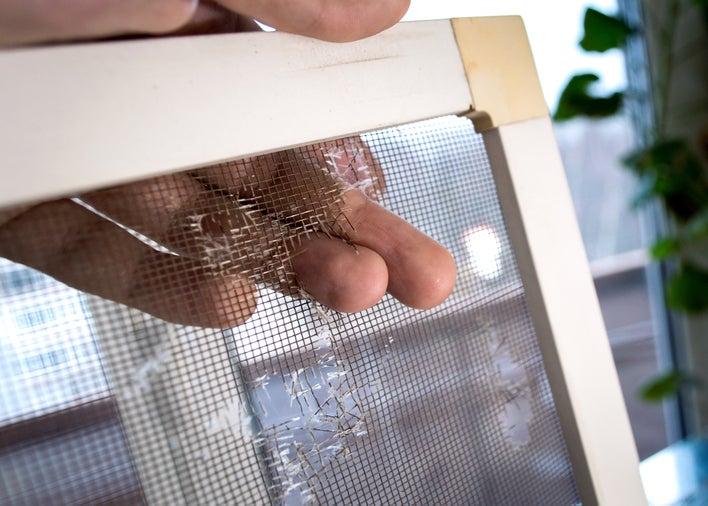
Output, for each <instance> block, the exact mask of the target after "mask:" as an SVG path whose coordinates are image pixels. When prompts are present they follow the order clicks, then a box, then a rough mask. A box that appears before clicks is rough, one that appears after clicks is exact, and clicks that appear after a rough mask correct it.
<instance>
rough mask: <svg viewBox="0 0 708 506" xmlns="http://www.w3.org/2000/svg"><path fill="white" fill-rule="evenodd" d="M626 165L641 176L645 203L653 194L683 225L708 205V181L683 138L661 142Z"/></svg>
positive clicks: (632, 156) (633, 155)
mask: <svg viewBox="0 0 708 506" xmlns="http://www.w3.org/2000/svg"><path fill="white" fill-rule="evenodd" d="M622 162H623V163H624V164H625V165H626V166H627V167H629V168H630V169H632V170H633V171H634V172H635V174H636V175H637V176H638V177H639V180H640V188H641V191H642V201H645V200H646V196H647V194H648V193H653V194H654V196H656V197H659V198H661V199H662V200H663V202H664V204H665V205H666V207H667V209H668V210H669V211H670V212H671V213H672V214H673V215H674V216H675V217H676V218H678V219H679V220H680V221H682V222H686V221H688V220H690V219H692V218H693V217H694V216H695V215H697V214H698V213H700V212H701V211H702V209H703V208H704V207H705V206H706V205H707V203H708V178H707V177H706V175H705V174H704V172H703V168H702V167H701V163H700V161H699V159H698V157H697V155H695V153H694V152H693V150H692V148H691V147H690V146H689V145H688V143H687V142H686V141H685V140H683V139H661V140H659V141H657V142H656V143H655V144H653V145H651V146H649V147H648V148H644V149H640V150H637V151H635V152H633V153H631V154H630V155H628V156H626V157H625V158H624V159H623V160H622Z"/></svg>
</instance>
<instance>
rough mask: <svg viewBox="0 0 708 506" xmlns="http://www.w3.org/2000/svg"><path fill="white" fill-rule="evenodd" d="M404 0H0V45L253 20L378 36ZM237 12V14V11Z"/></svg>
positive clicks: (218, 27)
mask: <svg viewBox="0 0 708 506" xmlns="http://www.w3.org/2000/svg"><path fill="white" fill-rule="evenodd" d="M408 4H409V0H357V1H351V0H287V1H278V0H218V3H217V2H214V1H209V0H201V1H199V0H52V1H49V2H46V1H39V0H3V1H2V2H0V47H1V46H12V45H20V44H35V43H42V42H54V41H66V40H79V39H96V38H103V37H111V36H117V35H130V34H166V33H170V32H175V31H180V32H186V33H194V32H197V31H240V30H243V29H248V28H255V25H254V24H253V23H252V21H251V19H257V20H258V21H260V22H262V23H265V24H266V25H269V26H271V27H273V28H275V29H277V30H282V31H285V32H290V33H296V34H298V35H305V36H308V37H314V38H318V39H322V40H328V41H333V42H345V41H351V40H356V39H360V38H364V37H367V36H369V35H373V34H375V33H378V32H380V31H382V30H384V29H386V28H388V27H390V26H392V25H393V24H394V23H396V22H397V21H398V20H399V19H400V18H401V17H402V16H403V14H405V12H406V10H407V9H408ZM237 13H238V14H237Z"/></svg>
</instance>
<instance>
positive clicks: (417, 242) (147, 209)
mask: <svg viewBox="0 0 708 506" xmlns="http://www.w3.org/2000/svg"><path fill="white" fill-rule="evenodd" d="M222 3H223V4H224V5H223V6H218V5H216V4H206V3H205V4H199V5H198V6H197V5H196V4H194V2H191V1H186V0H151V1H144V0H142V1H139V0H104V1H102V2H94V1H91V0H57V1H56V2H49V3H44V2H41V1H40V0H16V1H15V0H11V1H10V2H7V1H5V2H4V3H3V4H2V5H1V6H0V19H6V18H5V17H4V15H3V14H5V13H6V12H7V11H8V9H10V10H11V9H12V5H13V4H16V5H14V7H15V9H16V11H17V12H19V13H20V14H21V15H19V18H21V19H22V20H23V21H26V23H25V24H24V25H23V26H20V28H18V30H16V31H15V32H12V33H14V36H15V38H14V39H12V38H11V37H10V40H9V42H8V39H7V38H6V39H4V40H3V41H2V42H1V43H5V44H8V43H14V44H24V43H35V42H40V41H47V40H63V39H74V38H84V37H87V38H88V37H99V36H109V35H115V34H125V33H132V32H160V31H169V30H172V29H175V28H181V30H182V31H183V33H193V32H196V31H203V29H204V28H205V27H210V28H212V29H216V30H226V31H232V30H234V29H242V28H244V27H248V26H249V25H248V22H246V21H244V18H243V17H239V16H238V15H236V14H234V13H233V11H231V10H229V9H234V10H236V11H238V12H240V13H243V14H244V15H246V16H253V17H256V18H258V19H259V20H261V21H263V22H265V23H268V24H269V25H271V26H274V27H276V28H279V29H283V30H285V31H291V32H294V33H299V34H302V35H308V36H314V37H319V38H322V39H326V40H342V41H344V40H352V39H356V38H359V37H363V36H366V35H371V34H373V33H376V32H377V31H380V30H382V29H384V28H386V27H387V26H388V25H390V24H392V23H394V22H396V21H397V20H398V18H399V17H400V16H401V15H402V14H403V13H404V12H405V8H406V7H407V0H406V1H404V2H401V1H397V0H391V1H380V0H379V1H368V0H361V1H355V0H339V1H329V2H328V1H326V0H322V1H315V0H313V1H308V0H286V1H281V2H278V1H274V0H260V1H254V2H246V1H234V0H228V1H227V0H223V2H222ZM20 4H22V5H20ZM40 4H41V6H43V7H44V8H45V9H48V10H49V11H54V10H55V8H56V9H60V7H57V6H62V5H65V4H71V8H73V9H79V10H80V11H81V12H80V13H78V12H77V11H72V12H74V14H76V16H75V18H74V21H75V24H74V28H72V27H71V26H70V25H71V23H72V20H71V16H68V14H66V13H64V14H62V16H66V19H64V18H62V19H57V18H53V17H52V16H55V15H56V13H52V12H44V13H42V12H29V14H28V9H29V11H32V9H35V10H36V9H40ZM8 6H9V7H8ZM23 6H26V7H23ZM224 6H226V7H228V9H227V8H226V7H224ZM23 9H24V11H23ZM20 11H22V12H20ZM107 12H108V13H111V14H110V15H108V14H106V13H107ZM367 12H368V13H367ZM79 14H80V15H79ZM60 17H61V16H60ZM157 18H160V19H161V20H162V22H163V24H162V25H160V24H159V23H157ZM349 18H351V19H349ZM36 19H42V20H43V21H42V23H44V24H42V23H39V25H37V23H35V25H34V27H33V28H28V26H29V25H31V24H32V23H30V21H36ZM109 19H110V22H108V21H107V20H109ZM138 19H142V20H143V23H144V24H140V23H138V21H137V20H138ZM27 20H29V21H27ZM47 20H49V21H47ZM119 20H122V21H119ZM168 21H169V22H168ZM49 25H51V29H48V28H46V27H47V26H49ZM38 26H39V27H38ZM89 27H90V28H91V29H88V28H89ZM42 30H44V32H43V31H42ZM2 32H3V30H2V27H0V33H2ZM20 32H21V33H22V34H24V35H21V34H20ZM42 33H46V34H47V35H46V36H45V37H44V38H42V36H41V35H42ZM27 34H31V36H30V35H27ZM367 152H368V150H367ZM288 156H301V154H298V153H294V154H293V153H291V154H290V155H288ZM368 156H369V158H370V159H371V155H370V153H368ZM316 164H318V163H316ZM373 165H375V164H373ZM373 165H372V166H373ZM256 166H257V167H260V170H266V171H273V173H272V174H261V178H260V179H261V181H265V182H266V183H265V184H264V187H263V188H262V189H261V190H262V192H263V193H264V194H267V193H268V191H269V188H268V187H269V183H268V181H275V180H278V181H280V183H279V184H280V185H282V184H283V181H285V182H286V183H287V177H299V176H297V175H295V176H293V175H287V174H286V175H283V174H280V173H278V171H277V170H276V169H274V168H273V167H272V166H269V165H268V164H267V163H265V162H262V160H259V159H258V158H257V157H256V158H254V159H250V160H248V161H247V162H246V163H245V164H243V165H241V167H242V169H244V170H243V172H242V173H239V172H238V171H234V172H233V174H231V175H230V181H228V182H225V181H218V180H217V181H208V183H209V184H210V185H215V186H217V187H219V188H220V190H222V191H225V192H226V193H228V192H231V191H232V188H231V186H233V187H239V188H241V187H243V181H244V178H247V177H248V174H249V171H251V170H253V169H254V168H255V167H256ZM263 167H265V169H263ZM333 168H334V169H335V172H337V171H338V170H337V169H338V168H337V167H333ZM283 178H285V179H283ZM293 182H294V181H293ZM281 187H282V186H281ZM305 189H306V190H307V193H308V195H310V194H311V191H310V190H312V188H310V189H309V190H308V189H307V188H305ZM261 190H258V191H261ZM204 191H205V185H204V177H203V173H202V174H200V173H199V171H197V172H195V173H191V174H174V175H170V176H163V177H159V178H153V179H151V180H148V181H142V182H139V183H133V184H128V185H124V186H120V187H116V188H112V189H110V190H103V191H97V192H92V193H90V194H86V195H82V196H81V198H82V200H83V201H85V202H86V203H88V204H90V205H91V206H93V207H94V208H95V209H96V210H98V211H100V212H104V213H105V214H107V215H108V216H111V217H112V218H114V219H116V221H118V222H120V223H123V224H125V225H127V226H129V227H131V228H133V229H134V230H136V231H138V232H140V233H144V234H145V235H147V236H148V237H150V238H154V239H158V240H159V241H163V243H164V242H165V241H166V242H167V246H169V247H170V249H172V250H179V249H180V247H182V246H181V245H179V244H176V245H175V244H170V243H169V236H170V234H169V230H170V229H171V227H173V226H174V223H175V220H176V219H177V218H176V217H179V216H184V215H185V214H186V213H187V212H188V211H189V210H190V209H192V208H194V207H195V206H197V207H198V205H199V202H200V196H201V195H203V193H204ZM295 198H298V196H297V195H296V196H295ZM343 208H344V209H345V210H346V218H347V221H348V223H350V224H351V228H350V230H349V231H348V233H347V235H348V239H349V240H350V241H351V242H352V243H353V244H355V245H356V248H352V247H351V245H350V244H347V243H346V242H344V241H342V240H340V239H337V238H330V237H327V236H326V235H323V234H313V235H312V236H310V237H308V238H306V239H305V240H302V241H299V242H297V243H289V244H286V245H285V247H286V248H288V250H289V253H290V256H291V258H292V265H293V268H294V271H295V275H296V276H297V279H298V283H300V285H301V286H303V287H304V288H305V289H306V290H307V292H308V293H310V294H311V295H312V296H313V297H314V298H316V299H317V300H318V301H320V302H322V303H323V304H325V305H327V306H329V307H332V308H333V309H336V310H340V311H345V312H354V311H359V310H363V309H365V308H367V307H370V306H372V305H373V304H375V303H376V302H377V301H378V300H380V298H381V297H382V296H383V295H384V293H386V292H389V293H391V294H392V295H393V296H395V297H396V298H398V299H399V300H401V301H402V302H403V303H405V304H407V305H409V306H412V307H415V308H421V309H424V308H429V307H433V306H435V305H437V304H439V303H440V302H442V301H443V300H444V299H445V298H446V297H447V296H448V295H449V294H450V292H451V291H452V288H453V286H454V282H455V264H454V261H453V259H452V256H451V255H450V254H449V253H448V252H447V251H446V250H445V249H444V248H443V247H442V246H440V245H439V244H438V243H436V242H435V241H433V240H432V239H430V238H428V237H427V236H425V235H424V234H422V233H421V232H419V231H418V230H416V229H415V228H414V227H413V226H411V225H410V224H408V223H407V222H405V221H404V220H402V219H401V218H399V217H397V216H396V215H394V214H392V213H390V212H389V211H387V210H385V209H384V208H383V207H381V206H380V205H378V204H377V203H376V202H375V201H374V200H372V199H371V198H369V197H367V195H365V194H364V193H363V192H361V191H359V190H356V189H349V190H347V191H345V192H344V194H343ZM138 211H139V212H138ZM219 219H222V218H219ZM238 219H239V218H238V217H233V216H231V217H228V218H227V220H229V223H231V222H233V221H234V220H236V221H238ZM177 221H178V220H177ZM159 241H158V242H159ZM0 255H2V256H5V257H7V258H10V259H12V260H15V261H18V262H20V263H24V264H26V265H29V266H31V267H34V268H37V269H38V270H41V271H43V272H45V273H47V274H50V275H51V276H53V277H55V278H57V279H59V280H60V281H63V282H65V283H67V284H68V285H70V286H73V287H75V288H78V289H81V290H84V291H86V292H89V293H93V294H96V295H100V296H102V297H105V298H109V299H112V300H115V301H117V302H121V303H124V304H127V305H130V306H133V307H136V308H138V309H141V310H144V311H146V312H148V313H151V314H153V315H155V316H158V317H160V318H163V319H166V320H168V321H172V322H176V323H183V324H189V325H198V326H205V327H215V328H226V327H232V326H234V325H238V324H240V323H243V322H244V321H245V320H247V319H248V318H249V317H250V315H251V314H252V312H253V311H254V310H255V305H256V296H257V291H256V289H255V286H253V282H252V281H251V280H249V279H248V278H247V277H245V276H243V275H241V274H239V273H238V272H235V273H234V272H231V273H229V274H228V275H224V276H214V275H213V272H211V271H210V270H209V269H207V268H205V266H204V265H202V263H201V262H200V261H199V259H198V258H195V257H192V256H189V255H169V254H165V253H161V252H159V251H156V250H155V249H153V248H151V247H149V246H148V245H146V244H145V243H143V242H141V241H139V240H137V239H136V238H135V237H133V236H131V235H129V234H128V233H127V232H125V231H124V230H122V229H121V228H119V227H118V226H116V225H115V224H114V223H112V222H110V221H108V220H106V219H104V218H102V217H101V216H99V215H98V214H96V213H94V212H91V211H89V210H87V209H86V208H85V207H82V206H81V205H78V204H77V203H76V202H74V201H72V200H65V199H63V200H57V201H51V202H46V203H42V204H38V205H31V206H23V207H17V208H12V209H5V210H0ZM107 259H108V260H109V261H110V265H106V262H107ZM173 273H174V274H173ZM157 278H160V279H163V280H167V281H168V282H167V283H159V284H156V283H152V282H151V280H155V279H157Z"/></svg>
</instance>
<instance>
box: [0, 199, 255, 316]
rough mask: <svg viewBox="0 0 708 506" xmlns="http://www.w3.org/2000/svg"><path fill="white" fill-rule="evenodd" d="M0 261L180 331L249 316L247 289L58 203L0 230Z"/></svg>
mask: <svg viewBox="0 0 708 506" xmlns="http://www.w3.org/2000/svg"><path fill="white" fill-rule="evenodd" d="M0 254H1V255H2V256H5V257H7V258H9V259H11V260H15V261H18V262H21V263H23V264H25V265H28V266H30V267H34V268H36V269H38V270H41V271H43V272H45V273H47V274H49V275H50V276H53V277H55V278H57V279H59V280H60V281H62V282H64V283H66V284H68V285H70V286H72V287H74V288H77V289H79V290H82V291H85V292H87V293H92V294H94V295H98V296H101V297H104V298H107V299H111V300H114V301H116V302H119V303H123V304H126V305H129V306H133V307H136V308H138V309H141V310H143V311H146V312H148V313H150V314H152V315H154V316H157V317H159V318H163V319H165V320H168V321H171V322H175V323H182V324H185V325H198V326H205V327H215V328H227V327H232V326H235V325H238V324H240V323H242V322H244V321H245V320H246V319H247V318H248V317H249V316H250V315H251V314H252V312H253V311H254V310H255V306H256V293H255V287H254V286H253V284H252V283H251V282H250V281H249V280H248V279H245V278H244V277H242V276H240V275H238V274H235V273H234V274H230V275H223V273H219V275H215V274H214V272H212V271H211V270H210V269H208V268H206V267H205V266H203V265H202V264H200V263H199V262H195V261H194V260H192V259H188V258H184V257H177V256H174V255H169V254H165V253H161V252H158V251H156V250H154V249H153V248H150V247H149V246H147V245H145V244H143V243H142V242H140V241H138V240H137V239H136V238H134V237H132V236H131V235H130V234H128V233H127V232H125V231H123V230H121V229H120V228H118V227H117V226H116V225H114V224H113V223H111V222H109V221H107V220H105V219H103V218H101V217H99V216H97V215H95V214H93V213H91V212H90V211H88V210H86V209H84V208H82V207H80V206H78V205H76V204H74V203H73V202H71V201H67V200H62V201H55V202H50V203H46V204H41V205H39V206H35V207H33V208H32V209H30V210H28V211H27V212H25V213H24V214H22V215H20V216H16V217H15V218H14V219H13V220H11V221H9V222H7V223H6V224H5V225H4V226H3V227H2V228H0Z"/></svg>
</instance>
